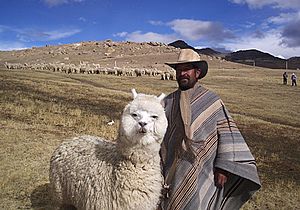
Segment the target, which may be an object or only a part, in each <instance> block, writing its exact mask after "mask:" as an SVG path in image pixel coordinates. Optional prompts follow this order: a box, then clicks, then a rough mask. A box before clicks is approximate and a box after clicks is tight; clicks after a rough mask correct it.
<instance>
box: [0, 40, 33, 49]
mask: <svg viewBox="0 0 300 210" xmlns="http://www.w3.org/2000/svg"><path fill="white" fill-rule="evenodd" d="M26 48H29V47H27V46H26V45H24V43H22V42H14V41H0V50H1V51H9V50H23V49H26Z"/></svg>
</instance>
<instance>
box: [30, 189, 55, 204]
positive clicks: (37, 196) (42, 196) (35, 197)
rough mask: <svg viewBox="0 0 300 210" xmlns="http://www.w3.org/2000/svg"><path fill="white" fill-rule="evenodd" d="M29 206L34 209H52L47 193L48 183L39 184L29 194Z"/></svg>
mask: <svg viewBox="0 0 300 210" xmlns="http://www.w3.org/2000/svg"><path fill="white" fill-rule="evenodd" d="M30 200H31V208H32V209H34V210H42V209H53V205H52V201H51V196H50V193H49V183H47V184H43V185H39V186H38V187H36V188H35V189H34V190H33V192H32V193H31V195H30Z"/></svg>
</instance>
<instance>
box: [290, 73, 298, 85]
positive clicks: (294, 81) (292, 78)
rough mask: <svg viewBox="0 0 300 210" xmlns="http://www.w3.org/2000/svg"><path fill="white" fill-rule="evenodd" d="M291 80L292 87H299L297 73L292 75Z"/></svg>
mask: <svg viewBox="0 0 300 210" xmlns="http://www.w3.org/2000/svg"><path fill="white" fill-rule="evenodd" d="M291 80H292V86H297V76H296V74H295V73H292V76H291Z"/></svg>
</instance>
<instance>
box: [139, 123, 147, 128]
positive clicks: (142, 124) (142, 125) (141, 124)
mask: <svg viewBox="0 0 300 210" xmlns="http://www.w3.org/2000/svg"><path fill="white" fill-rule="evenodd" d="M139 125H140V126H141V127H142V128H143V127H145V125H147V123H145V122H139Z"/></svg>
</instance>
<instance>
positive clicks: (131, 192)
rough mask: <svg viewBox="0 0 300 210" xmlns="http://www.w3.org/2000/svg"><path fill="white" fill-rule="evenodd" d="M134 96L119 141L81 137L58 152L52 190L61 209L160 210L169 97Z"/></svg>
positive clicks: (52, 165) (53, 165)
mask: <svg viewBox="0 0 300 210" xmlns="http://www.w3.org/2000/svg"><path fill="white" fill-rule="evenodd" d="M132 93H133V98H134V100H133V101H132V102H130V103H129V104H128V105H127V106H126V107H125V109H124V111H123V114H122V117H121V120H120V128H119V135H118V138H117V140H116V142H115V143H113V142H110V141H106V140H105V139H102V138H99V137H93V136H81V137H77V138H74V139H73V140H71V141H66V142H64V143H62V144H61V145H60V146H59V147H58V148H57V149H56V150H55V152H54V154H53V156H52V158H51V161H50V186H51V191H52V195H53V198H54V202H55V203H56V205H57V207H58V208H60V207H63V208H70V206H73V207H76V208H77V209H101V210H102V209H103V210H106V209H122V210H123V209H124V210H126V209H128V210H129V209H130V210H131V209H137V210H140V209H144V210H146V209H156V207H157V203H158V201H159V197H160V195H161V188H162V184H163V178H162V175H161V168H160V156H159V150H160V144H161V141H162V139H163V136H164V134H165V131H166V128H167V124H168V123H167V119H166V116H165V113H164V108H163V106H162V105H161V101H162V100H163V98H164V94H162V95H160V96H159V97H156V96H152V95H145V94H137V93H136V92H135V90H134V89H133V90H132Z"/></svg>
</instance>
